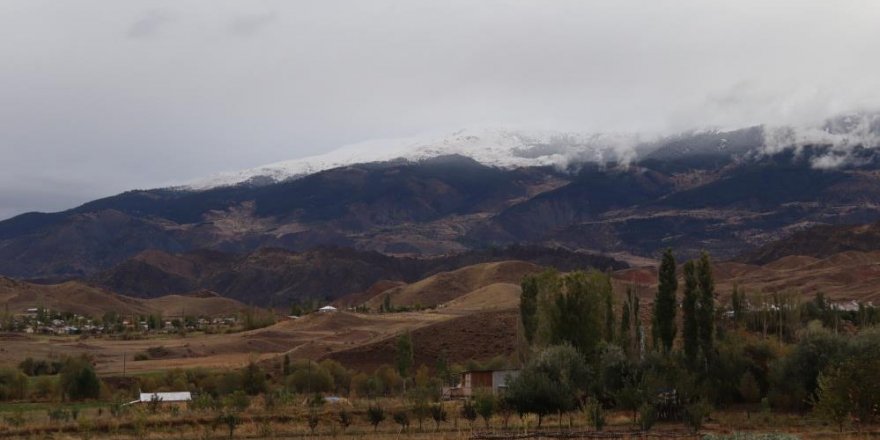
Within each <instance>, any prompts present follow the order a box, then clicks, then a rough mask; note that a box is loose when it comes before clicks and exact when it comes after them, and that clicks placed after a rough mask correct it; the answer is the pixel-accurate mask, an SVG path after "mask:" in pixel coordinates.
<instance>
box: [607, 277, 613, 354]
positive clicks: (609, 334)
mask: <svg viewBox="0 0 880 440" xmlns="http://www.w3.org/2000/svg"><path fill="white" fill-rule="evenodd" d="M608 280H609V281H610V280H611V277H610V276H609V277H608ZM605 340H606V341H608V342H613V341H614V299H613V295H612V294H611V289H608V290H607V291H606V292H605Z"/></svg>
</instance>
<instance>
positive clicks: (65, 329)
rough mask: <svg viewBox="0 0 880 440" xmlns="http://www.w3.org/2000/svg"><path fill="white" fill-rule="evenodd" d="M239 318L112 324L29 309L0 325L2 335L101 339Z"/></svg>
mask: <svg viewBox="0 0 880 440" xmlns="http://www.w3.org/2000/svg"><path fill="white" fill-rule="evenodd" d="M238 323H239V319H238V317H237V316H223V317H211V318H208V317H200V318H193V317H186V318H175V317H166V318H164V319H161V318H158V317H128V318H118V319H116V320H114V321H113V322H103V321H101V320H95V319H93V318H91V317H89V316H84V315H79V314H75V313H64V314H61V313H53V312H52V311H51V310H48V309H43V308H36V307H33V308H29V309H26V310H25V311H24V313H19V314H15V315H11V316H7V317H6V319H4V320H2V322H0V331H7V332H20V333H28V334H45V335H83V334H88V335H100V334H113V333H123V332H139V333H149V332H154V333H176V332H179V331H181V330H186V331H208V330H222V329H226V328H232V327H235V326H236V325H238Z"/></svg>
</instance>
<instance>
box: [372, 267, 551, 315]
mask: <svg viewBox="0 0 880 440" xmlns="http://www.w3.org/2000/svg"><path fill="white" fill-rule="evenodd" d="M541 270H543V268H541V267H540V266H537V265H535V264H531V263H526V262H522V261H504V262H499V263H483V264H475V265H473V266H467V267H463V268H461V269H458V270H454V271H450V272H441V273H438V274H436V275H432V276H430V277H428V278H425V279H423V280H420V281H417V282H415V283H412V284H407V285H403V286H398V287H393V288H391V289H388V290H386V291H384V292H381V293H379V294H377V295H375V296H374V297H373V298H371V299H369V300H368V301H366V304H367V305H368V306H369V307H370V308H373V309H378V308H379V306H380V305H381V304H382V302H383V301H384V300H385V297H386V296H387V297H388V298H389V300H390V301H391V304H392V305H395V306H414V305H422V306H426V307H430V306H436V305H439V304H443V303H445V302H447V301H451V300H453V299H456V298H459V297H462V296H464V295H466V294H469V293H471V292H473V291H475V290H478V289H481V288H486V287H488V286H491V285H496V284H513V285H516V286H518V285H519V283H520V281H522V278H523V277H524V276H526V275H528V274H531V273H535V272H540V271H541ZM517 288H518V287H517Z"/></svg>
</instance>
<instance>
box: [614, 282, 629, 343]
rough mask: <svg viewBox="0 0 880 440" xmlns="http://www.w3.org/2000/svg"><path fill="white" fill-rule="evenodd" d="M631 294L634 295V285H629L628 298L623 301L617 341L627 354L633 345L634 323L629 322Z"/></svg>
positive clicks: (627, 289)
mask: <svg viewBox="0 0 880 440" xmlns="http://www.w3.org/2000/svg"><path fill="white" fill-rule="evenodd" d="M630 296H632V287H627V288H626V299H625V300H624V301H623V306H622V307H621V311H620V332H619V333H618V336H617V343H618V344H619V345H620V347H621V348H623V351H624V352H625V353H626V354H627V355H629V354H630V348H631V346H632V324H631V323H630V322H629V313H630V303H629V299H630Z"/></svg>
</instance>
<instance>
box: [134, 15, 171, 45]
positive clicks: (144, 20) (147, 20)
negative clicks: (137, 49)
mask: <svg viewBox="0 0 880 440" xmlns="http://www.w3.org/2000/svg"><path fill="white" fill-rule="evenodd" d="M171 21H172V19H171V16H170V15H169V14H168V13H167V12H164V11H159V10H152V11H147V12H145V13H143V14H141V15H140V16H139V17H138V18H137V19H136V20H135V21H134V22H133V23H132V24H131V26H130V27H129V28H128V32H126V35H128V36H129V37H130V38H149V37H154V36H156V35H158V34H159V31H160V30H161V29H162V27H164V26H166V25H167V24H168V23H170V22H171Z"/></svg>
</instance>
